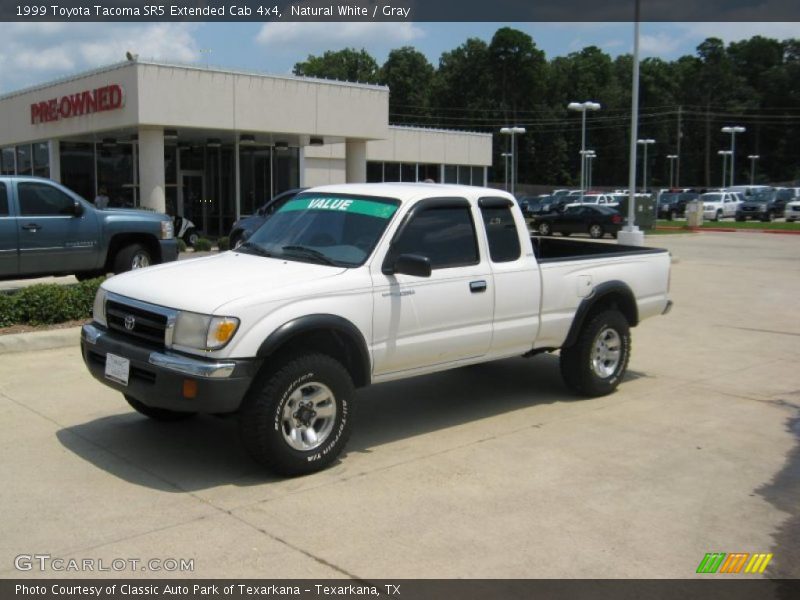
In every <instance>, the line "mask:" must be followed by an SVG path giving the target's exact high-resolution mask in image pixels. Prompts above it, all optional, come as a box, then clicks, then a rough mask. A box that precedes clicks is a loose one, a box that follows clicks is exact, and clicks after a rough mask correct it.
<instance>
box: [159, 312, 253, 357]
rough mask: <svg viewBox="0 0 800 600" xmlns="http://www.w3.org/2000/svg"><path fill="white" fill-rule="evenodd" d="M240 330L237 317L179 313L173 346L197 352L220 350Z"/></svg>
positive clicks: (173, 336)
mask: <svg viewBox="0 0 800 600" xmlns="http://www.w3.org/2000/svg"><path fill="white" fill-rule="evenodd" d="M238 328H239V319H237V318H235V317H213V316H211V315H201V314H199V313H192V312H179V313H178V317H177V319H176V320H175V332H174V333H173V335H172V344H173V346H184V347H187V348H193V349H196V350H218V349H219V348H222V347H223V346H224V345H225V344H227V343H228V342H229V341H231V338H232V337H233V334H234V333H236V330H237V329H238Z"/></svg>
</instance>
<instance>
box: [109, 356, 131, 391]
mask: <svg viewBox="0 0 800 600" xmlns="http://www.w3.org/2000/svg"><path fill="white" fill-rule="evenodd" d="M130 371H131V361H130V360H128V359H127V358H123V357H122V356H117V355H116V354H111V353H109V354H106V379H110V380H111V381H116V382H117V383H121V384H122V385H128V376H129V374H130Z"/></svg>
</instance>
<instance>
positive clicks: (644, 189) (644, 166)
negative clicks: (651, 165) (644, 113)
mask: <svg viewBox="0 0 800 600" xmlns="http://www.w3.org/2000/svg"><path fill="white" fill-rule="evenodd" d="M636 143H637V144H641V145H642V146H644V156H642V193H644V194H646V193H647V147H648V146H650V145H651V144H655V143H656V141H655V140H653V139H650V138H646V139H643V140H636Z"/></svg>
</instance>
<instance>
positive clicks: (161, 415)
mask: <svg viewBox="0 0 800 600" xmlns="http://www.w3.org/2000/svg"><path fill="white" fill-rule="evenodd" d="M125 400H127V401H128V404H130V405H131V407H132V408H133V409H134V410H135V411H136V412H138V413H139V414H142V415H144V416H145V417H150V418H151V419H153V420H154V421H183V420H184V419H189V418H191V417H193V416H195V414H197V413H193V412H182V411H177V410H168V409H166V408H155V407H153V406H147V404H144V403H142V402H139V401H138V400H136V399H134V398H131V397H130V396H125Z"/></svg>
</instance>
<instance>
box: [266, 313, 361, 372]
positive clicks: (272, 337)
mask: <svg viewBox="0 0 800 600" xmlns="http://www.w3.org/2000/svg"><path fill="white" fill-rule="evenodd" d="M313 331H328V332H332V333H334V334H335V335H337V336H339V337H340V338H341V339H342V341H343V342H344V343H345V344H346V345H347V347H348V348H352V350H353V360H354V361H355V363H356V364H354V365H352V366H353V367H355V368H356V369H357V370H358V372H359V373H358V376H356V377H354V378H353V379H354V383H355V384H356V387H363V386H367V385H369V384H370V380H371V378H372V363H371V361H370V354H369V348H368V346H367V342H366V340H365V339H364V336H363V335H362V333H361V330H359V329H358V327H356V326H355V325H354V324H353V323H352V322H351V321H348V320H347V319H345V318H344V317H340V316H338V315H332V314H313V315H305V316H302V317H298V318H296V319H292V320H291V321H288V322H286V323H284V324H283V325H281V326H280V327H278V328H277V329H275V330H274V331H273V332H272V333H270V334H269V336H267V339H265V340H264V341H263V342H262V343H261V346H260V347H259V348H258V352H257V353H256V356H257V357H258V358H261V359H263V358H267V357H268V356H270V355H272V354H273V353H274V352H275V351H277V350H278V349H279V348H280V347H282V346H283V345H285V344H286V343H288V342H290V341H291V340H293V339H294V338H296V337H298V336H300V335H302V334H304V333H310V332H313Z"/></svg>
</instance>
